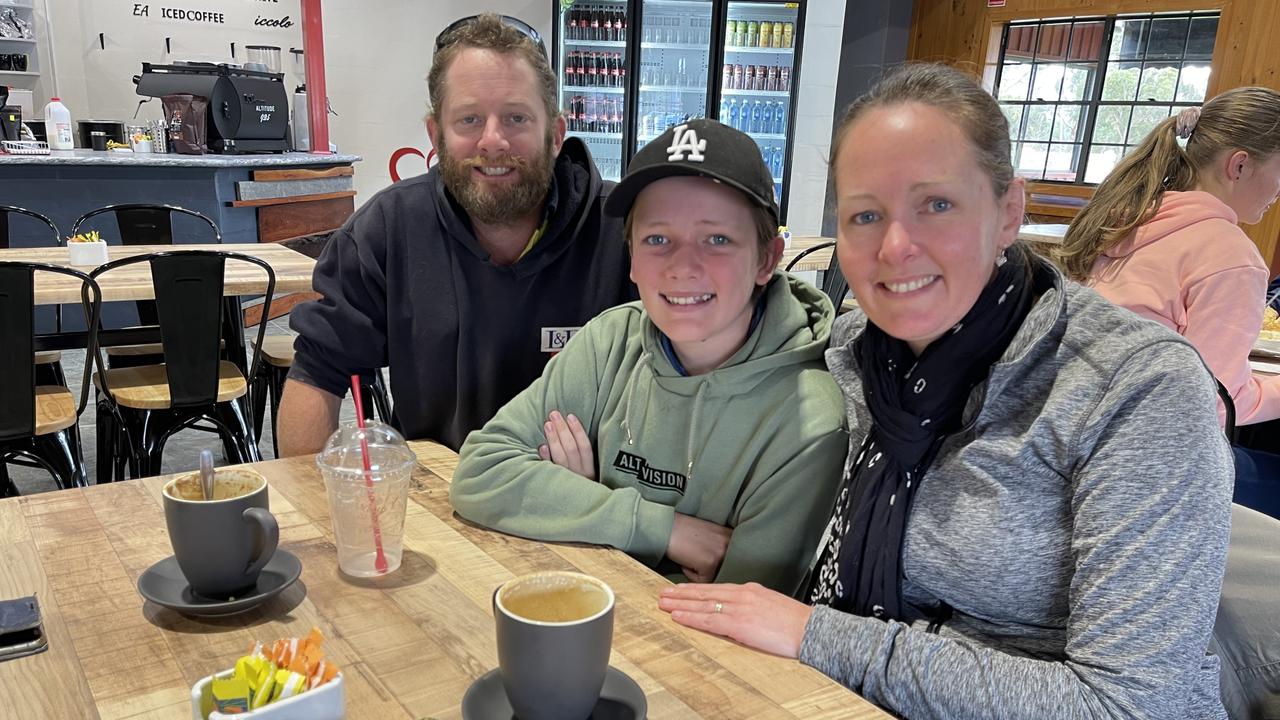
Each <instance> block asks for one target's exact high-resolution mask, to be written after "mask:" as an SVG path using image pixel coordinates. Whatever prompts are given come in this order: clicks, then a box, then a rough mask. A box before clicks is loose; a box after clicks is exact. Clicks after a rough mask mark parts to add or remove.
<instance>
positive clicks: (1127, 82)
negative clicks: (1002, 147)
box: [995, 11, 1219, 183]
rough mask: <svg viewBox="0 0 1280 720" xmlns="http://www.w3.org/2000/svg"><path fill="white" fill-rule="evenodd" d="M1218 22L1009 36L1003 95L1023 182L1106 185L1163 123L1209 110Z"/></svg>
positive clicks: (1108, 24) (1112, 24) (1040, 28)
mask: <svg viewBox="0 0 1280 720" xmlns="http://www.w3.org/2000/svg"><path fill="white" fill-rule="evenodd" d="M1218 16H1219V13H1218V12H1216V11H1213V12H1190V13H1177V14H1145V15H1118V16H1111V17H1093V18H1069V19H1063V20H1029V21H1017V22H1011V23H1009V24H1008V25H1006V26H1005V28H1004V35H1003V39H1002V42H1001V48H1000V65H999V68H998V69H997V72H996V86H995V96H996V99H997V100H999V101H1000V106H1001V108H1002V109H1003V110H1004V113H1005V116H1006V117H1008V119H1009V132H1010V136H1011V139H1012V140H1013V162H1014V166H1015V167H1016V168H1017V172H1018V174H1019V175H1021V176H1022V177H1026V178H1031V179H1036V180H1050V181H1063V182H1083V183H1098V182H1101V181H1102V179H1103V178H1105V177H1106V175H1107V173H1108V172H1110V171H1111V169H1112V168H1114V167H1115V166H1116V164H1117V163H1118V162H1119V161H1120V158H1121V157H1122V156H1123V155H1124V153H1126V152H1127V151H1128V150H1129V149H1130V148H1132V147H1133V146H1135V145H1137V144H1138V143H1139V142H1141V141H1142V138H1143V137H1144V136H1145V135H1146V134H1147V132H1149V131H1150V130H1151V129H1152V128H1154V127H1155V126H1156V125H1157V124H1159V123H1160V121H1161V120H1163V119H1165V118H1167V117H1169V116H1170V115H1172V114H1174V113H1177V112H1179V111H1181V110H1182V109H1183V108H1186V107H1190V106H1193V105H1199V104H1200V103H1202V102H1203V101H1204V98H1205V92H1206V90H1207V88H1208V85H1209V72H1210V62H1211V60H1212V58H1213V43H1214V38H1215V36H1216V35H1217V32H1218Z"/></svg>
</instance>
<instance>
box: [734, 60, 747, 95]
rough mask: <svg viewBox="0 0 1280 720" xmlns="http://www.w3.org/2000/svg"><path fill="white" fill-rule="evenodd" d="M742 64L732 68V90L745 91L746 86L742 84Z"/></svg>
mask: <svg viewBox="0 0 1280 720" xmlns="http://www.w3.org/2000/svg"><path fill="white" fill-rule="evenodd" d="M742 80H743V78H742V63H738V64H736V65H734V66H733V89H734V90H745V89H746V86H745V85H743V84H742Z"/></svg>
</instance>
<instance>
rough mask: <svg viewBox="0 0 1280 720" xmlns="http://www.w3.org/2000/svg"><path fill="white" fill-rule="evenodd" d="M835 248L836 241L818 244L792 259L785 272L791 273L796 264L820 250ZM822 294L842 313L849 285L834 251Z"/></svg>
mask: <svg viewBox="0 0 1280 720" xmlns="http://www.w3.org/2000/svg"><path fill="white" fill-rule="evenodd" d="M835 246H836V241H835V240H827V241H826V242H821V243H818V244H817V245H814V246H813V247H811V248H808V249H806V250H805V251H804V252H802V253H800V254H799V255H796V256H795V257H793V258H791V262H789V263H787V266H786V268H784V270H785V272H791V268H793V267H795V266H796V263H798V262H800V261H801V260H802V259H804V258H805V257H807V256H809V255H812V254H813V253H816V252H818V251H819V250H825V249H827V248H835ZM822 292H824V293H826V294H827V297H829V298H831V304H832V305H835V306H836V312H837V313H838V312H840V304H841V303H843V302H844V296H845V295H847V294H848V293H849V283H848V282H847V281H846V280H845V279H844V273H842V272H841V271H840V261H839V258H837V257H836V253H835V252H834V250H833V251H832V253H831V264H829V265H827V269H826V271H825V272H824V273H823V274H822Z"/></svg>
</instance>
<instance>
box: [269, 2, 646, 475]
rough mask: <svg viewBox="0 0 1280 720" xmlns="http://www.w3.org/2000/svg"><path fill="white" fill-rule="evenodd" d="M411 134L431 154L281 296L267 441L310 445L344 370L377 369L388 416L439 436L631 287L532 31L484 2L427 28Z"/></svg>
mask: <svg viewBox="0 0 1280 720" xmlns="http://www.w3.org/2000/svg"><path fill="white" fill-rule="evenodd" d="M427 80H428V86H429V91H430V96H431V97H430V99H431V111H430V113H429V114H428V116H427V132H428V133H429V134H430V136H431V142H432V144H433V145H434V147H435V149H436V152H437V154H438V155H439V159H440V162H439V164H438V165H436V167H434V168H432V169H431V171H430V172H428V173H427V174H426V175H423V176H419V177H415V178H410V179H408V180H404V181H401V182H398V183H395V184H394V185H392V186H391V187H389V188H387V189H385V190H383V191H381V192H379V193H378V194H377V195H375V196H374V197H373V198H371V199H370V200H369V202H367V203H366V204H365V205H364V206H363V207H361V208H360V210H359V211H358V212H357V213H356V214H355V215H353V216H352V217H351V218H350V220H348V222H347V223H346V225H345V226H344V227H343V228H342V229H341V230H339V231H338V232H336V233H335V234H334V235H333V236H332V238H331V240H330V243H329V245H328V247H327V248H326V249H325V251H324V254H323V255H322V256H321V257H320V260H319V262H318V264H317V265H316V271H315V277H314V287H315V290H316V292H318V293H320V294H321V295H323V298H321V299H320V300H318V301H316V302H313V303H306V304H304V305H301V306H299V307H297V308H295V309H294V311H293V313H292V319H291V321H290V324H291V327H292V328H293V329H294V330H295V331H296V332H297V333H298V337H297V339H296V340H295V342H294V349H295V357H294V362H293V367H292V369H291V370H290V372H289V379H288V380H287V381H286V382H285V389H284V396H283V398H282V400H281V403H280V411H279V418H278V420H277V423H276V425H277V433H278V435H279V447H280V454H281V456H287V455H298V454H304V453H314V452H318V451H319V450H320V449H321V448H322V446H323V444H324V442H325V440H326V439H327V438H328V436H329V434H330V433H332V432H333V430H334V429H336V427H337V420H338V410H339V405H340V403H341V400H342V398H343V396H344V395H345V394H346V392H347V390H348V389H349V387H350V378H351V375H352V374H355V373H361V374H371V373H372V372H373V371H374V370H375V369H376V368H380V367H389V368H390V374H391V390H392V395H393V399H394V408H395V409H394V413H393V415H394V424H395V425H397V427H398V428H399V430H400V431H401V432H402V433H403V434H404V435H405V437H407V438H411V439H431V440H436V441H438V442H440V443H443V444H444V445H447V446H449V447H450V448H453V449H455V450H456V449H457V448H458V447H459V446H461V445H462V441H463V440H464V439H466V436H467V433H469V432H470V431H471V430H473V429H475V428H478V427H480V426H481V425H483V424H484V423H485V422H486V421H487V420H489V418H490V417H492V416H493V415H494V414H495V413H496V412H497V411H498V409H499V408H500V407H502V406H503V405H504V404H505V403H506V402H507V401H508V400H510V399H511V398H512V397H514V396H515V395H516V394H517V393H518V392H520V391H521V390H523V389H524V388H525V386H527V385H528V384H529V383H530V382H532V381H533V380H534V379H535V378H537V377H538V376H539V375H540V374H541V373H542V369H543V367H544V366H545V365H546V363H547V360H548V359H549V358H550V357H551V355H552V354H554V353H555V352H556V351H558V350H559V349H560V348H562V347H563V346H564V343H565V342H567V341H568V338H569V336H571V335H572V334H573V333H574V331H576V330H577V329H578V328H579V327H581V326H582V325H583V324H584V323H585V322H586V321H587V320H589V319H590V318H592V317H593V316H595V315H596V314H597V313H599V312H600V311H602V310H604V309H606V308H609V307H612V306H614V305H617V304H620V303H624V302H629V301H631V300H634V299H636V297H637V295H636V291H635V287H634V286H633V285H632V284H631V282H630V280H629V279H628V272H629V268H628V258H627V254H626V244H625V243H624V242H623V241H622V234H623V230H622V224H621V222H620V221H619V220H617V219H615V218H611V217H609V216H606V215H605V214H604V212H603V208H604V203H605V199H606V198H607V196H608V194H609V191H610V190H612V188H613V183H610V182H605V181H603V180H601V178H600V174H599V172H598V171H597V170H596V167H595V165H594V163H593V162H592V160H591V155H590V153H589V152H588V151H587V149H586V146H585V145H584V144H583V143H582V141H580V140H578V139H576V138H569V139H566V138H565V121H564V118H563V117H562V116H561V114H560V111H559V105H558V101H557V93H556V77H555V74H554V73H553V72H552V70H551V67H550V65H549V63H548V59H547V54H546V48H545V46H544V45H543V44H542V41H541V39H540V38H539V37H538V34H537V32H536V31H535V30H533V28H531V27H529V26H528V25H527V24H525V23H523V22H522V21H520V20H517V19H515V18H510V17H505V16H498V15H494V14H484V15H477V16H474V17H470V18H464V19H462V20H459V21H458V22H455V23H454V24H453V25H450V26H449V27H448V28H447V29H445V31H444V32H443V33H441V34H440V36H439V37H438V38H437V39H436V50H435V56H434V58H433V61H432V66H431V71H430V74H429V75H428V78H427Z"/></svg>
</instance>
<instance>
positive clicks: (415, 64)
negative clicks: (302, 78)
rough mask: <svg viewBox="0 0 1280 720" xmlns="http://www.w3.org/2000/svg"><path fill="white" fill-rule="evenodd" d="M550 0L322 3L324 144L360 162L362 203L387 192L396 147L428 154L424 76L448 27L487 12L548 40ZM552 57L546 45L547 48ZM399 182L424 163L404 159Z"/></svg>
mask: <svg viewBox="0 0 1280 720" xmlns="http://www.w3.org/2000/svg"><path fill="white" fill-rule="evenodd" d="M551 9H552V8H551V2H550V0H483V1H482V2H474V1H472V2H467V1H466V0H424V1H417V0H400V1H398V2H390V1H388V0H380V1H379V2H369V1H368V0H365V1H360V0H326V2H325V4H324V34H325V67H326V78H327V82H328V83H329V88H328V89H329V98H330V101H331V102H332V104H333V109H334V111H335V112H337V113H338V117H333V116H330V117H329V134H330V140H332V141H333V142H335V143H337V144H338V148H339V149H340V150H342V151H343V152H355V153H359V154H361V155H363V156H364V158H365V160H364V162H362V163H360V164H359V165H358V166H357V168H356V189H357V190H358V191H359V195H357V196H356V198H357V201H359V200H360V199H366V200H367V199H368V198H369V196H370V195H372V194H373V193H374V192H377V191H378V190H380V189H382V188H384V187H386V186H387V185H390V184H391V175H390V172H389V168H388V162H389V160H390V158H391V154H392V153H393V152H395V151H396V149H398V148H401V147H415V148H417V149H419V150H421V151H422V154H423V155H424V156H425V155H426V154H427V153H428V151H429V150H430V149H431V142H430V140H428V139H427V128H426V124H425V123H424V121H423V118H424V117H425V116H426V112H427V71H428V70H429V69H430V68H431V55H432V50H434V48H435V38H436V35H438V34H439V33H440V31H441V30H443V29H444V28H445V27H446V26H448V25H449V23H451V22H453V21H454V20H456V19H458V18H460V17H465V16H467V15H473V14H475V13H478V12H482V11H486V10H492V11H494V12H500V13H504V14H507V15H512V16H514V17H518V18H521V19H522V20H525V21H526V22H528V23H529V24H531V25H533V26H534V27H536V28H538V29H539V31H540V32H542V33H543V35H544V36H545V37H547V38H550V37H551V35H550V33H551ZM547 45H548V48H547V49H548V50H550V40H547ZM399 170H400V176H401V177H402V178H404V177H410V176H413V175H418V174H421V173H423V172H426V166H425V164H424V163H423V161H422V159H420V158H417V157H413V156H410V157H406V158H405V159H403V160H402V161H401V162H400V167H399Z"/></svg>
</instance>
